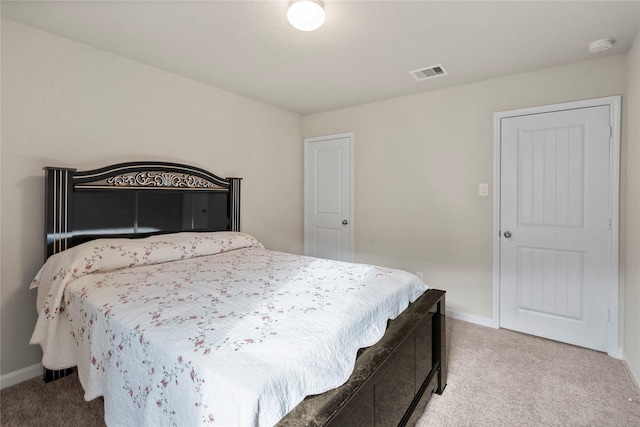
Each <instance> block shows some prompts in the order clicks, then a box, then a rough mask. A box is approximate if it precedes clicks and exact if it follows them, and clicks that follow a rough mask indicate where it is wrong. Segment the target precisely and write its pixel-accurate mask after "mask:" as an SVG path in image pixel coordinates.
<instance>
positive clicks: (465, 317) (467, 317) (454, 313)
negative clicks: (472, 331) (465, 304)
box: [445, 310, 493, 328]
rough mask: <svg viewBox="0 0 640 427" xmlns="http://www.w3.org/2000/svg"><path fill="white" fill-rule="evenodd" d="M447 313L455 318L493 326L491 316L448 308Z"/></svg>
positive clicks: (488, 326)
mask: <svg viewBox="0 0 640 427" xmlns="http://www.w3.org/2000/svg"><path fill="white" fill-rule="evenodd" d="M445 314H446V315H447V317H451V318H453V319H457V320H463V321H465V322H469V323H475V324H476V325H481V326H486V327H487V328H493V319H491V318H489V317H482V316H476V315H474V314H466V313H460V312H457V311H451V310H446V311H445Z"/></svg>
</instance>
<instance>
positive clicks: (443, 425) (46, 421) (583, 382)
mask: <svg viewBox="0 0 640 427" xmlns="http://www.w3.org/2000/svg"><path fill="white" fill-rule="evenodd" d="M447 340H448V341H447V347H448V352H449V378H448V385H447V388H446V390H445V391H444V393H443V394H442V396H437V395H434V396H433V397H432V398H431V400H430V401H429V403H428V404H427V407H426V409H425V410H424V414H423V415H422V417H421V418H420V419H418V421H417V423H416V426H417V427H432V426H435V427H449V426H452V427H456V426H470V427H471V426H473V427H485V426H486V427H489V426H491V427H498V426H505V427H506V426H509V427H514V426H522V427H524V426H594V427H596V426H597V427H600V426H612V427H613V426H615V427H640V392H639V390H638V389H637V387H636V385H635V383H634V382H633V380H632V379H631V377H630V376H629V373H628V371H627V368H626V366H625V364H624V362H622V361H620V360H616V359H612V358H610V357H608V356H607V355H606V354H602V353H598V352H595V351H591V350H586V349H582V348H578V347H573V346H570V345H566V344H561V343H557V342H553V341H548V340H545V339H541V338H536V337H531V336H528V335H524V334H519V333H516V332H512V331H508V330H504V329H500V330H495V329H490V328H485V327H482V326H478V325H474V324H470V323H466V322H462V321H459V320H454V319H448V323H447ZM82 396H83V392H82V388H81V387H80V384H79V382H78V379H77V377H76V376H75V375H72V376H70V377H67V378H63V379H61V380H58V381H55V382H52V383H49V384H44V383H42V381H40V380H39V379H37V378H36V379H33V380H29V381H25V382H23V383H21V384H17V385H15V386H13V387H9V388H6V389H4V390H2V392H1V393H0V425H2V426H7V427H10V426H47V427H57V426H60V427H63V426H64V427H69V426H83V427H93V426H96V427H101V426H104V421H103V415H104V411H103V407H102V399H95V400H93V401H91V402H85V401H84V399H83V397H82ZM422 407H424V406H422ZM420 410H422V409H420ZM418 415H419V414H418ZM416 418H417V417H416ZM383 427H384V426H383Z"/></svg>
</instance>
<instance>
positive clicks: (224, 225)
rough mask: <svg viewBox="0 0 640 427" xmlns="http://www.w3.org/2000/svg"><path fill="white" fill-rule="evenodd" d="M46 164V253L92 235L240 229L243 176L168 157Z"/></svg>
mask: <svg viewBox="0 0 640 427" xmlns="http://www.w3.org/2000/svg"><path fill="white" fill-rule="evenodd" d="M44 169H45V185H46V190H45V197H46V199H45V230H46V239H45V258H48V257H49V256H51V255H53V254H55V253H58V252H60V251H63V250H65V249H68V248H70V247H73V246H75V245H77V244H80V243H83V242H85V241H88V240H92V239H96V238H104V237H146V236H150V235H154V234H163V233H172V232H179V231H223V230H231V231H239V230H240V181H241V179H242V178H220V177H218V176H216V175H214V174H212V173H211V172H208V171H206V170H204V169H200V168H196V167H193V166H187V165H182V164H178V163H167V162H132V163H119V164H115V165H111V166H106V167H104V168H100V169H94V170H88V171H77V170H76V169H69V168H56V167H46V168H44Z"/></svg>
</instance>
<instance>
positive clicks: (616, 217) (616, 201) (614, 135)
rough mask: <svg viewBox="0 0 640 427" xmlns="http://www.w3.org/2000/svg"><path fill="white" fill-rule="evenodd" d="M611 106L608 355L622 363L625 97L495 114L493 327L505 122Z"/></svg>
mask: <svg viewBox="0 0 640 427" xmlns="http://www.w3.org/2000/svg"><path fill="white" fill-rule="evenodd" d="M597 106H609V125H610V126H611V139H610V144H609V159H610V165H609V166H610V168H609V170H610V174H611V175H610V181H609V182H610V191H611V192H610V194H611V199H610V214H611V246H612V247H611V259H610V261H609V266H610V267H609V268H610V271H609V272H610V277H611V282H610V283H609V289H608V292H607V293H608V296H609V301H608V307H609V325H608V327H607V353H608V354H609V356H611V357H615V358H617V359H620V358H621V357H622V351H621V349H620V346H619V339H618V329H619V307H618V306H619V288H620V277H619V275H620V267H619V245H620V228H619V226H620V116H621V96H620V95H614V96H607V97H602V98H594V99H585V100H581V101H573V102H564V103H560V104H551V105H542V106H537V107H529V108H520V109H517V110H507V111H499V112H495V113H493V327H494V328H496V329H498V328H500V245H501V242H502V239H501V238H500V221H501V218H500V202H501V200H500V198H501V189H500V170H501V161H502V160H501V150H500V148H501V139H502V138H501V137H502V135H501V124H502V119H505V118H509V117H516V116H525V115H532V114H541V113H551V112H556V111H562V110H573V109H578V108H589V107H597Z"/></svg>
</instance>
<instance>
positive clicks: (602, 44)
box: [589, 39, 616, 53]
mask: <svg viewBox="0 0 640 427" xmlns="http://www.w3.org/2000/svg"><path fill="white" fill-rule="evenodd" d="M615 42H616V41H615V40H613V39H601V40H596V41H594V42H591V43H589V52H591V53H598V52H604V51H605V50H608V49H611V46H613V44H614V43H615Z"/></svg>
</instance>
